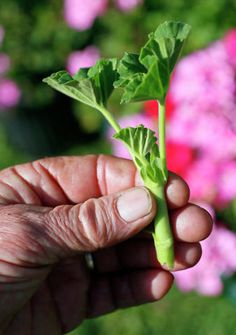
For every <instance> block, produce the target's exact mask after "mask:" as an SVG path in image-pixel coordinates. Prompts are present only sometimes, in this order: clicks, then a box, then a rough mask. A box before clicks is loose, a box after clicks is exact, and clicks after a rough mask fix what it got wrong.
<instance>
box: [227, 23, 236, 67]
mask: <svg viewBox="0 0 236 335" xmlns="http://www.w3.org/2000/svg"><path fill="white" fill-rule="evenodd" d="M224 43H225V49H226V52H227V54H228V56H229V61H230V62H231V63H232V65H233V66H235V67H236V29H232V30H230V31H229V32H228V33H227V34H226V36H225V38H224Z"/></svg>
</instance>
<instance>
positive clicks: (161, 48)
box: [115, 21, 190, 103]
mask: <svg viewBox="0 0 236 335" xmlns="http://www.w3.org/2000/svg"><path fill="white" fill-rule="evenodd" d="M189 31H190V26H189V25H188V24H185V23H182V22H173V21H170V22H164V23H163V24H161V25H160V26H158V28H157V30H156V31H155V32H154V33H151V34H150V35H149V39H148V41H147V43H146V44H145V45H144V47H143V48H142V49H141V51H140V53H139V55H137V54H131V53H126V54H125V55H124V57H123V58H122V60H121V62H120V65H119V66H118V73H119V75H120V78H119V80H118V81H117V82H115V86H116V87H122V88H124V94H123V96H122V102H124V103H127V102H135V101H144V100H154V99H157V100H159V101H164V99H165V97H166V94H167V90H168V87H169V81H170V75H171V73H172V71H173V69H174V66H175V64H176V62H177V60H178V57H179V55H180V53H181V50H182V47H183V43H184V41H185V39H186V38H187V37H188V34H189Z"/></svg>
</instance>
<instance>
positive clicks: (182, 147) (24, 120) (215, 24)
mask: <svg viewBox="0 0 236 335" xmlns="http://www.w3.org/2000/svg"><path fill="white" fill-rule="evenodd" d="M165 20H180V21H184V22H187V23H189V24H190V25H191V26H192V31H191V35H190V37H189V39H188V41H187V43H186V45H185V48H184V52H183V55H182V59H181V60H180V62H179V64H178V65H177V67H176V69H175V71H174V74H173V77H172V81H171V87H170V91H169V94H168V99H167V117H168V124H167V135H168V136H167V151H168V165H169V168H170V169H171V170H173V171H175V172H177V173H179V174H180V175H182V176H183V177H184V178H185V179H186V180H187V181H188V183H189V185H190V187H191V200H192V201H193V202H195V203H198V204H200V205H201V206H203V207H204V208H206V209H207V210H208V211H209V212H210V213H211V214H212V216H213V217H214V222H215V223H214V230H213V234H212V235H211V237H210V238H209V239H208V240H207V241H204V242H203V243H202V246H203V258H202V260H201V261H200V263H199V264H198V265H197V266H196V267H195V268H194V269H191V270H187V271H184V272H181V273H179V274H176V283H177V285H176V287H175V288H174V289H172V291H171V292H170V294H169V295H168V296H167V297H166V298H165V299H164V300H163V301H161V302H158V303H154V304H150V305H146V306H141V307H136V308H131V309H128V310H123V311H118V312H116V313H113V314H111V315H108V316H105V317H101V318H98V319H95V320H88V321H86V322H85V323H84V324H83V325H82V326H80V327H79V329H78V330H75V331H74V332H73V333H71V335H72V334H73V335H76V334H82V335H85V334H86V335H87V334H93V335H104V334H108V333H112V334H113V335H116V334H119V335H120V334H125V335H132V334H135V335H139V334H140V335H141V334H142V335H145V334H149V335H151V334H165V335H168V334H176V335H177V334H181V335H182V334H189V333H191V334H193V335H198V334H199V335H200V334H201V335H202V334H204V335H218V334H219V335H227V334H229V335H232V334H234V333H235V329H236V275H235V272H236V234H235V230H236V200H235V199H236V1H235V0H217V1H215V0H199V1H187V0H113V1H111V0H110V1H109V0H86V1H85V0H51V1H46V0H41V1H37V0H31V1H27V0H20V1H19V0H1V1H0V168H1V169H2V168H5V167H7V166H10V165H12V164H17V163H22V162H26V161H29V160H33V159H37V158H40V157H45V156H55V155H80V154H87V153H114V154H116V155H118V156H122V157H127V153H126V152H125V151H124V150H123V149H122V148H121V147H120V145H118V143H115V142H114V141H111V140H110V139H109V138H110V135H111V130H110V129H109V127H108V125H107V124H106V122H105V121H104V120H103V119H102V118H101V116H100V115H99V114H98V113H96V112H95V111H92V110H90V109H89V108H88V107H85V106H83V105H81V104H79V103H77V102H74V101H72V100H71V99H69V98H67V97H65V96H63V95H61V94H60V93H57V92H55V91H53V90H52V89H50V88H49V87H47V86H46V85H45V84H43V83H42V79H43V78H44V77H46V76H48V75H50V74H51V73H52V72H56V71H58V70H61V69H67V70H68V71H69V72H70V73H72V74H73V73H75V72H76V71H77V70H78V69H79V68H81V67H87V66H91V65H93V64H94V63H95V62H96V60H97V59H98V58H100V57H121V56H122V55H123V53H124V51H133V52H138V51H139V49H140V47H141V46H142V45H143V43H144V42H145V41H146V39H147V35H148V33H149V32H150V31H153V30H155V29H156V27H157V25H158V24H160V23H162V22H163V21H165ZM119 99H120V95H119V92H118V93H115V94H114V95H113V96H112V98H111V100H110V104H109V109H110V110H111V111H112V112H113V113H114V114H115V115H116V116H117V117H118V118H119V119H120V123H121V124H122V125H124V126H125V125H127V126H128V125H137V124H140V123H142V124H144V125H146V126H149V127H151V128H153V129H156V122H157V103H156V102H155V101H150V102H147V103H145V104H129V105H128V106H123V105H120V103H119ZM78 304H79V302H78Z"/></svg>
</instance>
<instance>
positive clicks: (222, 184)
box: [218, 161, 236, 205]
mask: <svg viewBox="0 0 236 335" xmlns="http://www.w3.org/2000/svg"><path fill="white" fill-rule="evenodd" d="M234 198H236V161H226V162H224V163H223V164H222V168H221V173H220V175H219V182H218V202H219V203H220V204H221V205H223V204H227V203H229V202H230V201H232V200H233V199H234Z"/></svg>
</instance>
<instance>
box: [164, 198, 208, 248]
mask: <svg viewBox="0 0 236 335" xmlns="http://www.w3.org/2000/svg"><path fill="white" fill-rule="evenodd" d="M170 215H171V223H172V226H173V232H174V235H175V238H176V239H178V240H179V241H184V242H199V241H202V240H204V239H205V238H207V237H208V236H209V234H210V233H211V231H212V226H213V221H212V218H211V216H210V214H209V213H208V212H207V211H206V210H205V209H204V208H201V207H199V206H196V205H193V204H189V205H187V206H185V207H184V208H181V209H177V210H175V211H172V212H171V214H170Z"/></svg>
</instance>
